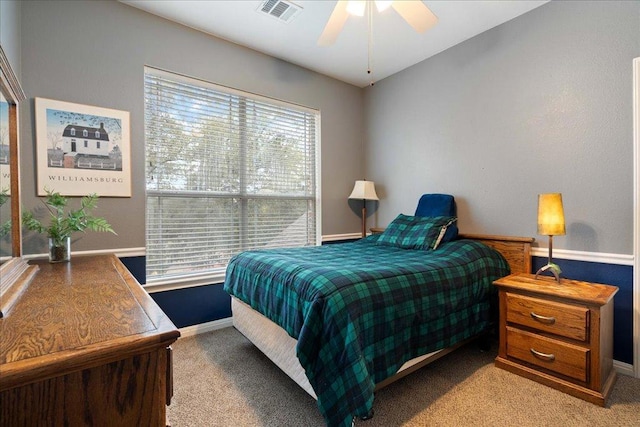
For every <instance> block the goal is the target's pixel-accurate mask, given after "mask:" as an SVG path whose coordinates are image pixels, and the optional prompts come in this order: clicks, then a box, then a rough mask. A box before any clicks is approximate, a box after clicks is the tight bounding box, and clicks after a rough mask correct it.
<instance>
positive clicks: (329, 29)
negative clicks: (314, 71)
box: [318, 0, 438, 46]
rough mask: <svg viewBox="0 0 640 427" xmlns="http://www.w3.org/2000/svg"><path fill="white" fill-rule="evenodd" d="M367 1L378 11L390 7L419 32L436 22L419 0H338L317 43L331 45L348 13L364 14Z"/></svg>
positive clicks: (434, 16)
mask: <svg viewBox="0 0 640 427" xmlns="http://www.w3.org/2000/svg"><path fill="white" fill-rule="evenodd" d="M367 3H369V8H371V6H372V5H371V3H375V5H376V9H377V10H378V12H382V11H384V10H386V9H388V8H389V7H392V8H393V9H394V10H395V11H396V12H398V14H400V16H402V18H404V20H405V21H407V23H408V24H409V25H411V26H412V27H413V29H414V30H416V31H417V32H419V33H424V32H425V31H427V30H428V29H429V28H431V27H433V26H434V25H436V23H437V22H438V17H437V16H436V15H434V14H433V12H431V10H430V9H429V8H428V7H427V6H426V5H425V4H424V3H423V2H422V1H421V0H414V1H406V0H401V1H399V0H395V1H394V0H391V1H380V0H375V1H372V0H360V1H354V0H338V2H337V4H336V6H335V8H334V9H333V12H332V13H331V16H330V17H329V21H328V22H327V25H326V26H325V27H324V31H323V32H322V34H321V35H320V38H319V39H318V45H320V46H329V45H332V44H333V43H334V42H335V41H336V39H337V38H338V35H339V34H340V31H342V27H343V26H344V24H345V22H347V18H349V15H355V16H364V13H365V9H366V7H367ZM370 10H371V9H370Z"/></svg>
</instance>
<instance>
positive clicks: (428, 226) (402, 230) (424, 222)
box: [376, 214, 457, 250]
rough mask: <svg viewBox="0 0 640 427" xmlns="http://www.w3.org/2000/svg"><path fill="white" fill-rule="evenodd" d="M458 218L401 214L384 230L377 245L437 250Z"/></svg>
mask: <svg viewBox="0 0 640 427" xmlns="http://www.w3.org/2000/svg"><path fill="white" fill-rule="evenodd" d="M456 220H457V218H456V217H450V216H436V217H419V216H408V215H403V214H400V215H398V216H397V217H396V219H394V220H393V221H392V222H391V224H389V226H388V227H387V228H386V229H385V230H384V232H383V233H382V234H381V235H380V237H379V238H378V240H377V242H376V244H378V245H387V246H395V247H398V248H402V249H423V250H424V249H426V250H429V249H437V248H438V246H439V245H440V243H442V241H443V237H444V235H445V233H446V231H447V229H448V228H449V226H451V225H452V224H454V223H455V222H456Z"/></svg>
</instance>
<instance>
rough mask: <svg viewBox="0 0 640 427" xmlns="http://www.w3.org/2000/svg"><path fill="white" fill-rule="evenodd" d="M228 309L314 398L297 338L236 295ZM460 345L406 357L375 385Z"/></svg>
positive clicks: (238, 326)
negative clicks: (393, 373)
mask: <svg viewBox="0 0 640 427" xmlns="http://www.w3.org/2000/svg"><path fill="white" fill-rule="evenodd" d="M231 311H232V314H233V326H234V327H235V328H236V329H237V330H238V331H240V333H242V335H244V336H245V337H247V339H248V340H249V341H251V342H252V343H253V344H254V345H255V346H256V347H258V349H260V351H262V352H263V353H264V354H265V355H266V356H267V357H268V358H269V359H271V361H272V362H273V363H275V364H276V366H278V367H279V368H280V369H281V370H282V371H283V372H284V373H285V374H287V375H288V376H289V377H291V379H292V380H293V381H295V382H296V384H298V385H299V386H300V387H302V389H303V390H304V391H306V392H307V393H309V395H311V396H312V397H313V398H314V399H317V397H316V393H315V392H314V391H313V387H311V384H310V383H309V380H308V379H307V375H306V374H305V372H304V369H303V368H302V365H300V361H299V360H298V357H297V356H296V343H297V341H296V340H295V339H294V338H292V337H290V336H289V334H288V333H287V332H286V331H285V330H284V329H282V328H281V327H280V326H278V325H277V324H275V323H274V322H272V321H271V320H269V319H268V318H267V317H265V316H264V315H262V314H261V313H259V312H257V311H256V310H254V309H252V308H251V307H250V306H248V305H247V304H245V303H244V302H242V301H240V300H239V299H237V298H235V297H231ZM465 342H466V341H465ZM462 344H463V343H461V344H459V345H456V346H454V347H450V348H446V349H442V350H438V351H434V352H433V353H429V354H425V355H423V356H419V357H416V358H414V359H411V360H409V361H408V362H407V363H405V364H404V365H402V367H401V368H400V369H399V370H398V372H397V373H396V374H395V375H394V376H393V377H391V378H388V379H386V380H384V381H382V382H381V383H379V384H377V385H376V389H380V388H382V387H384V386H386V385H389V384H391V383H392V382H393V381H395V380H397V379H399V378H402V377H404V376H405V375H407V374H409V373H411V372H413V371H415V370H416V369H419V368H420V367H422V366H424V365H426V364H427V363H431V362H433V361H434V360H436V359H439V358H440V357H442V356H444V355H445V354H448V353H449V352H451V351H453V350H455V349H456V348H458V347H459V346H460V345H462Z"/></svg>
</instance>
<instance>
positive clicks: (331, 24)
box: [318, 0, 349, 46]
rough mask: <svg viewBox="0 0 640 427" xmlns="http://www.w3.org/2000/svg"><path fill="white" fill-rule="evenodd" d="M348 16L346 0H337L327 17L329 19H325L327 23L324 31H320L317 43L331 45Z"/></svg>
mask: <svg viewBox="0 0 640 427" xmlns="http://www.w3.org/2000/svg"><path fill="white" fill-rule="evenodd" d="M348 17H349V13H348V12H347V0H338V3H337V4H336V7H335V8H334V9H333V12H332V13H331V16H330V17H329V21H327V25H326V26H325V27H324V31H322V34H321V35H320V38H319V39H318V45H319V46H329V45H332V44H333V43H334V42H335V41H336V39H337V38H338V35H339V34H340V31H341V30H342V27H344V23H345V22H347V18H348Z"/></svg>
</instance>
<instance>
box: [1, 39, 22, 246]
mask: <svg viewBox="0 0 640 427" xmlns="http://www.w3.org/2000/svg"><path fill="white" fill-rule="evenodd" d="M0 91H2V95H3V96H4V98H5V99H6V101H7V103H8V104H9V157H10V161H9V172H10V174H11V177H10V190H11V255H12V256H13V257H16V258H19V257H21V256H22V227H21V226H20V225H21V222H22V221H21V215H20V147H19V144H18V103H20V102H22V101H24V100H25V99H27V97H26V95H25V93H24V91H23V90H22V86H20V81H19V80H18V78H17V76H16V74H15V72H14V71H13V68H11V64H9V60H8V59H7V56H6V55H5V53H4V49H3V48H2V45H1V44H0Z"/></svg>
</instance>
